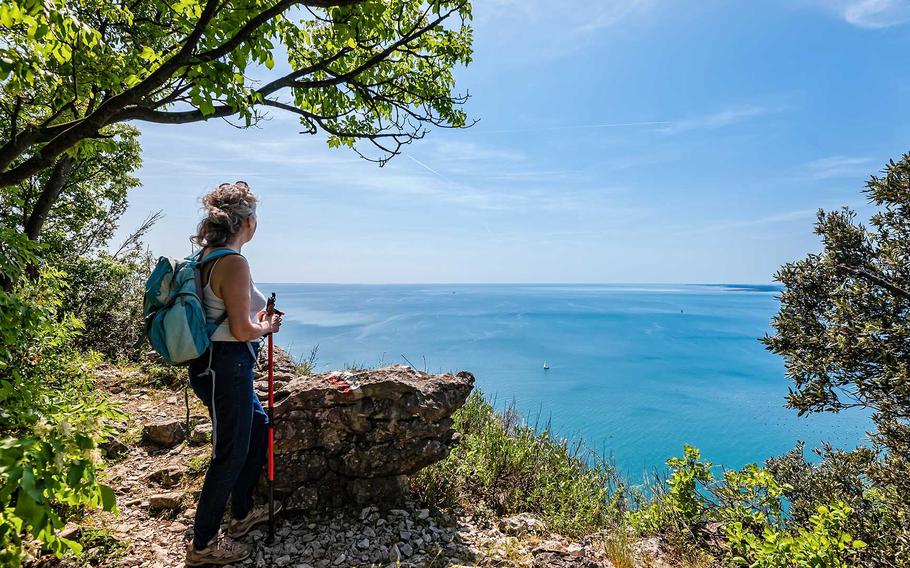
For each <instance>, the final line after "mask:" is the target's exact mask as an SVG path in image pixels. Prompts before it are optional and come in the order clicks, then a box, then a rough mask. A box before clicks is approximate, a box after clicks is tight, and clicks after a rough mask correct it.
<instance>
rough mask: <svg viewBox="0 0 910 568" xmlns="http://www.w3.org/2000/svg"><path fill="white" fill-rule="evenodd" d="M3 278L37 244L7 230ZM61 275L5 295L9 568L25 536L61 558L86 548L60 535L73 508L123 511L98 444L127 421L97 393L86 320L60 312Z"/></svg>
mask: <svg viewBox="0 0 910 568" xmlns="http://www.w3.org/2000/svg"><path fill="white" fill-rule="evenodd" d="M0 237H2V238H0V242H2V252H3V255H0V256H2V258H0V271H2V272H3V274H4V275H6V276H7V277H9V281H11V282H15V281H18V280H19V279H20V278H19V277H20V276H21V272H22V270H24V268H25V267H26V266H29V265H34V263H36V262H37V258H36V257H35V256H34V250H35V245H34V244H32V243H29V242H27V241H26V240H25V239H24V238H20V237H19V236H17V235H16V234H14V233H11V232H7V231H5V230H3V229H2V228H0ZM65 290H66V285H65V283H64V281H63V275H62V273H60V272H57V271H54V270H51V269H45V270H44V271H43V272H41V274H40V275H39V277H38V278H37V279H35V280H23V283H22V284H20V285H19V286H16V287H10V289H8V290H7V289H0V308H2V309H0V337H2V343H0V564H2V565H4V566H18V565H19V564H20V563H21V560H22V555H23V550H22V546H23V535H24V534H27V535H30V536H31V537H32V538H35V539H37V540H38V541H39V542H40V543H41V544H42V545H43V546H44V547H46V548H47V549H49V550H51V551H53V552H55V553H56V554H58V555H59V554H62V553H63V552H64V551H65V550H67V549H70V550H74V551H77V552H78V551H79V550H80V548H81V547H80V546H79V544H77V543H75V542H73V541H70V540H67V539H64V538H60V537H58V536H56V534H55V531H56V530H57V529H60V528H61V527H63V525H64V512H63V511H64V510H72V509H77V508H79V507H81V506H91V507H103V508H104V509H106V510H112V509H114V508H115V501H114V493H113V491H112V490H111V489H110V488H109V487H107V486H105V485H102V484H100V483H99V482H98V478H97V473H98V469H99V467H101V464H102V462H101V456H100V451H99V450H98V446H99V444H100V443H101V442H102V441H104V440H105V439H106V437H107V436H108V435H109V434H110V433H111V424H110V421H111V420H112V419H116V418H119V417H120V414H119V413H118V412H117V411H116V410H115V409H113V408H112V407H111V406H110V405H109V404H108V403H107V402H106V401H105V400H104V398H103V397H102V395H100V394H99V393H97V392H96V391H95V390H94V388H93V386H92V377H91V373H90V368H91V366H92V365H93V364H94V363H95V362H97V361H96V359H93V358H91V357H86V356H84V355H82V354H80V353H79V352H78V351H77V350H76V349H75V347H74V344H75V339H76V337H78V334H79V333H80V331H81V329H82V325H81V322H79V321H78V320H77V319H76V318H74V317H72V316H71V315H68V314H65V313H63V312H62V311H61V305H62V298H63V295H64V292H65Z"/></svg>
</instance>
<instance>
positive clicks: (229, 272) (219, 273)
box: [211, 253, 250, 286]
mask: <svg viewBox="0 0 910 568" xmlns="http://www.w3.org/2000/svg"><path fill="white" fill-rule="evenodd" d="M215 262H216V263H217V264H216V265H215V266H214V267H213V268H212V275H211V280H212V284H213V285H214V286H217V285H218V284H220V283H222V282H226V281H233V280H234V279H237V280H240V279H243V280H244V281H246V280H249V278H250V264H249V262H247V260H246V257H245V256H243V255H242V254H240V253H237V254H229V255H225V256H223V257H221V258H218V259H216V260H215Z"/></svg>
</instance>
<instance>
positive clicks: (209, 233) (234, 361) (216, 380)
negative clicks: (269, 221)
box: [186, 181, 281, 566]
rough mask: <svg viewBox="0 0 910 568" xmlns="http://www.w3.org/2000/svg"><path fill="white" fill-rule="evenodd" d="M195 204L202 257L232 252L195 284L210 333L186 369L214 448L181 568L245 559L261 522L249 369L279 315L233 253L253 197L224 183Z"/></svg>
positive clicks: (262, 438)
mask: <svg viewBox="0 0 910 568" xmlns="http://www.w3.org/2000/svg"><path fill="white" fill-rule="evenodd" d="M202 205H203V207H204V209H205V217H204V218H203V219H202V221H200V223H199V226H198V229H197V232H196V235H195V236H194V237H193V241H194V242H195V243H196V244H198V245H200V246H201V247H203V249H202V258H203V259H204V258H205V257H206V256H208V255H209V254H212V253H213V252H215V251H224V250H229V251H232V252H231V253H229V254H227V255H225V256H222V257H220V258H216V259H214V260H212V261H211V262H209V263H206V264H204V265H203V268H202V273H201V276H202V281H201V282H200V283H199V284H200V286H201V287H202V296H203V300H204V305H205V314H206V320H207V321H208V322H209V323H210V325H214V324H216V323H217V327H216V328H215V330H214V333H213V334H212V346H211V348H210V349H209V350H208V351H207V352H206V353H205V354H204V355H202V356H201V357H199V358H198V359H195V360H194V361H193V362H192V363H191V364H190V367H189V374H190V384H191V385H192V387H193V391H194V392H195V393H196V395H197V396H198V397H199V398H200V399H201V400H202V402H203V403H204V404H205V405H206V407H208V411H209V416H210V417H211V419H212V446H213V450H212V458H211V461H210V462H209V468H208V471H207V472H206V474H205V482H204V484H203V486H202V493H201V494H200V495H199V503H198V505H197V507H196V518H195V521H194V523H193V533H194V536H193V540H192V542H190V543H188V545H187V551H186V565H187V566H202V565H209V564H215V565H223V564H232V563H234V562H239V561H241V560H244V559H245V558H247V557H249V555H250V546H249V545H248V544H245V543H242V542H238V541H236V540H235V539H239V538H241V537H243V536H244V535H246V534H247V533H248V532H249V531H250V529H252V528H253V527H254V526H256V525H258V524H260V523H263V522H265V521H266V520H268V508H267V507H264V506H261V505H260V506H255V507H254V506H253V489H254V487H255V486H256V483H257V482H258V480H259V475H260V473H261V472H262V467H263V465H264V464H265V461H266V431H267V424H268V418H267V416H266V413H265V412H264V411H263V409H262V405H261V404H260V403H259V398H258V397H257V396H256V393H255V391H254V390H253V366H254V364H255V363H256V361H257V359H258V354H259V339H260V338H261V337H263V336H265V335H268V334H270V333H277V332H278V331H279V329H280V328H281V314H277V313H276V314H273V315H272V316H271V317H267V316H266V313H265V307H266V299H265V296H263V295H262V293H261V292H260V291H259V290H258V289H257V288H256V286H255V285H254V284H253V280H252V277H251V276H250V266H249V264H248V263H247V260H246V258H244V257H243V256H242V255H241V254H240V252H241V249H242V248H243V245H245V244H246V243H248V242H249V241H250V240H251V239H252V238H253V235H254V234H255V233H256V224H257V221H256V195H255V194H254V193H253V192H252V191H250V188H249V186H248V185H247V184H246V183H245V182H242V181H238V182H236V183H223V184H221V185H219V186H218V187H217V188H216V189H214V190H212V191H210V192H209V193H207V194H206V195H205V196H203V198H202ZM219 254H224V253H223V252H222V253H219ZM225 314H226V316H227V317H226V318H225ZM228 497H230V499H231V519H230V522H229V524H228V529H227V535H226V537H224V536H222V537H221V538H219V534H218V533H219V528H220V526H221V519H222V517H223V515H224V511H225V508H226V506H227V500H228Z"/></svg>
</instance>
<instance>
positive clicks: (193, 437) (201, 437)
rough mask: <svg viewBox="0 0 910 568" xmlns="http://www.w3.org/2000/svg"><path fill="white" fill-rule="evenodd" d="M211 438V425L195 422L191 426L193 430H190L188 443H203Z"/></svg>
mask: <svg viewBox="0 0 910 568" xmlns="http://www.w3.org/2000/svg"><path fill="white" fill-rule="evenodd" d="M211 439H212V425H211V424H210V423H206V424H196V425H195V426H193V431H192V432H190V443H191V444H194V445H199V444H205V443H206V442H208V441H209V440H211Z"/></svg>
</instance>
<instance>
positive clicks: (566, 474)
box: [412, 390, 624, 535]
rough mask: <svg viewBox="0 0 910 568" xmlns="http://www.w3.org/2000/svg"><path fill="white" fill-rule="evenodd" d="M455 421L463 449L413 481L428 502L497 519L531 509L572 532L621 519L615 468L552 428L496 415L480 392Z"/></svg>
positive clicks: (512, 410) (554, 525) (458, 448)
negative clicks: (552, 433)
mask: <svg viewBox="0 0 910 568" xmlns="http://www.w3.org/2000/svg"><path fill="white" fill-rule="evenodd" d="M454 421H455V424H454V427H455V430H456V431H458V432H459V433H460V434H461V439H460V440H459V443H458V445H456V446H455V447H454V448H453V449H452V453H451V454H450V455H449V457H448V458H446V459H445V460H443V461H441V462H438V463H436V464H434V465H432V466H430V467H427V468H424V469H423V470H421V471H420V472H418V473H417V474H416V475H415V476H414V477H413V478H412V484H413V486H414V488H415V489H416V490H417V492H418V493H419V494H420V495H421V496H422V497H423V498H424V499H425V500H426V501H428V502H431V503H435V504H437V505H443V506H456V505H457V506H461V507H464V508H466V509H468V510H471V511H474V512H484V511H486V512H489V513H492V514H497V515H511V514H515V513H520V512H530V513H534V514H537V515H538V516H539V517H540V518H541V520H543V521H544V523H546V525H547V526H548V527H549V528H550V529H551V530H554V531H559V532H562V533H564V534H567V535H581V534H586V533H589V532H593V531H596V530H599V529H602V528H605V527H609V526H613V525H615V524H616V523H618V522H620V521H621V517H622V515H621V510H622V506H623V499H624V494H623V491H622V484H621V483H619V482H618V479H617V476H616V474H615V472H614V470H613V468H612V467H610V465H609V464H607V463H606V462H605V461H604V460H602V459H599V458H598V457H596V456H592V455H590V454H586V453H585V452H583V451H582V445H581V444H580V443H579V444H576V445H573V446H570V445H569V443H568V441H566V440H565V439H557V438H553V437H551V435H550V428H549V424H548V425H546V427H544V428H543V429H538V428H537V425H530V424H528V423H527V422H526V421H525V420H523V419H522V417H521V416H520V415H519V414H518V413H517V412H516V410H515V408H514V406H511V407H509V408H507V409H506V410H505V411H504V412H502V413H497V412H496V410H495V409H494V408H493V406H492V404H490V402H489V401H487V399H486V398H485V397H484V395H483V393H482V392H480V391H477V390H475V391H474V392H473V393H471V396H470V397H469V398H468V400H467V402H466V403H465V405H464V406H463V407H462V408H460V409H459V410H458V411H457V412H456V413H455V414H454ZM586 458H587V459H586ZM591 462H593V463H591Z"/></svg>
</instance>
